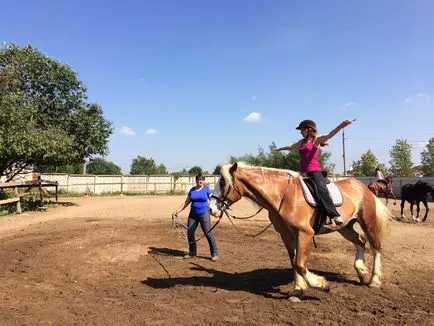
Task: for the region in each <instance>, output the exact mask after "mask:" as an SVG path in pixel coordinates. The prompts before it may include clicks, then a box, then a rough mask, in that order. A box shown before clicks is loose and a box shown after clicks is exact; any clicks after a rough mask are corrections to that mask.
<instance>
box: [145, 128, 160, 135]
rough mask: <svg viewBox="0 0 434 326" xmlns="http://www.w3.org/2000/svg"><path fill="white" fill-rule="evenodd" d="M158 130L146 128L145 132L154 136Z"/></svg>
mask: <svg viewBox="0 0 434 326" xmlns="http://www.w3.org/2000/svg"><path fill="white" fill-rule="evenodd" d="M157 133H158V131H157V130H155V129H148V130H146V132H145V134H147V135H148V136H154V135H155V134H157Z"/></svg>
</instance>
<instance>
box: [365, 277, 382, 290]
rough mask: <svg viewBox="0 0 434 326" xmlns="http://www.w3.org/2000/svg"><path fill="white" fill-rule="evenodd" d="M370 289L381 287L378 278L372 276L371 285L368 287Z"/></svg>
mask: <svg viewBox="0 0 434 326" xmlns="http://www.w3.org/2000/svg"><path fill="white" fill-rule="evenodd" d="M368 286H369V287H370V288H376V289H378V288H380V287H381V281H380V278H379V277H378V276H377V275H374V276H372V279H371V283H369V285H368Z"/></svg>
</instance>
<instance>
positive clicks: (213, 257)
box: [211, 256, 219, 261]
mask: <svg viewBox="0 0 434 326" xmlns="http://www.w3.org/2000/svg"><path fill="white" fill-rule="evenodd" d="M211 260H212V261H217V260H219V256H212V257H211Z"/></svg>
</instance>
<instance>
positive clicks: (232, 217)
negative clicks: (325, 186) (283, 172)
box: [211, 177, 291, 237]
mask: <svg viewBox="0 0 434 326" xmlns="http://www.w3.org/2000/svg"><path fill="white" fill-rule="evenodd" d="M290 180H291V178H290V177H289V178H288V183H287V185H286V187H285V191H284V193H283V196H282V199H281V201H280V204H279V208H278V210H277V212H278V213H279V212H280V209H281V208H282V205H283V200H284V199H285V196H286V193H287V192H288V188H289V184H290ZM233 189H234V190H235V191H236V192H237V193H238V194H239V195H240V196H241V197H242V194H241V191H240V190H239V189H238V188H237V187H236V186H235V184H234V186H233ZM228 194H229V187H228V189H227V191H226V194H224V195H223V198H220V197H217V196H215V195H211V198H214V199H215V200H216V201H217V202H218V203H219V204H220V205H217V208H218V209H219V210H221V212H222V213H221V214H220V216H219V220H218V221H217V222H216V224H214V226H213V228H214V227H215V226H216V225H217V224H218V222H220V220H221V218H222V216H223V214H225V215H226V216H227V217H228V219H229V221H230V222H231V224H232V225H233V227H234V228H235V229H236V230H237V231H238V233H241V234H243V235H245V236H248V237H257V236H258V235H260V234H262V233H264V232H265V231H266V230H267V229H268V228H269V227H270V226H271V225H272V224H273V223H272V222H270V223H269V224H268V225H267V226H266V227H265V228H264V229H263V230H261V231H260V232H259V233H256V234H245V233H243V232H241V231H240V230H239V229H238V228H237V227H236V226H235V224H234V222H233V220H235V219H238V220H247V219H249V218H252V217H254V216H256V215H258V214H259V212H261V211H262V210H263V209H264V207H261V208H260V209H259V210H258V211H257V212H256V213H254V214H252V215H250V216H243V217H238V216H235V215H233V214H231V213H229V212H228V211H229V210H232V211H233V209H231V208H230V205H229V204H228V200H227V195H228Z"/></svg>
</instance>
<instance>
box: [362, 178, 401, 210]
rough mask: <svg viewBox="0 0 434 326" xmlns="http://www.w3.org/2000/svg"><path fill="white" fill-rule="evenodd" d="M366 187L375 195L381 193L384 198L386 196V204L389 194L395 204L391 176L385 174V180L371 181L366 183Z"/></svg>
mask: <svg viewBox="0 0 434 326" xmlns="http://www.w3.org/2000/svg"><path fill="white" fill-rule="evenodd" d="M368 188H369V190H371V191H372V193H373V194H374V195H375V196H377V197H378V195H379V194H383V195H384V198H386V205H387V203H388V201H389V195H391V196H392V197H393V199H395V202H394V205H396V197H395V194H394V193H393V188H392V177H391V176H390V175H389V176H387V177H386V179H385V180H377V181H373V182H371V183H370V184H368Z"/></svg>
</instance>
